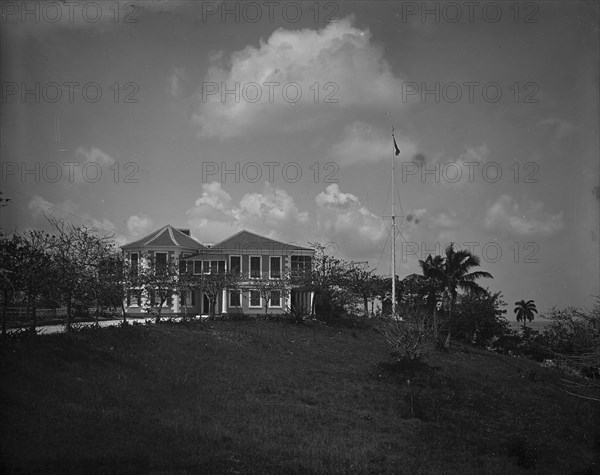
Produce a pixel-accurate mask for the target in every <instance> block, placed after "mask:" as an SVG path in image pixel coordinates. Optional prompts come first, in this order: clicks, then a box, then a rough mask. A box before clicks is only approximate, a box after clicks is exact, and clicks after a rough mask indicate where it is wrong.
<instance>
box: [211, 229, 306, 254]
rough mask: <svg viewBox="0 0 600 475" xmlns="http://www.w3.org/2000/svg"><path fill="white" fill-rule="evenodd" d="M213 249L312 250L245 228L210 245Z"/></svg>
mask: <svg viewBox="0 0 600 475" xmlns="http://www.w3.org/2000/svg"><path fill="white" fill-rule="evenodd" d="M210 249H211V250H217V249H219V250H225V249H231V250H244V249H247V250H252V249H257V250H258V249H260V250H264V249H268V250H270V251H293V250H301V251H312V249H309V248H307V247H302V246H299V245H297V244H286V243H284V242H281V241H276V240H275V239H270V238H268V237H264V236H260V235H259V234H255V233H252V232H250V231H246V230H245V229H243V230H241V231H240V232H238V233H236V234H234V235H233V236H231V237H228V238H227V239H224V240H223V241H221V242H218V243H216V244H215V245H214V246H211V247H210Z"/></svg>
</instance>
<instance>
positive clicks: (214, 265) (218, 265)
mask: <svg viewBox="0 0 600 475" xmlns="http://www.w3.org/2000/svg"><path fill="white" fill-rule="evenodd" d="M202 272H203V273H204V274H217V273H219V274H223V273H224V272H225V261H203V264H202Z"/></svg>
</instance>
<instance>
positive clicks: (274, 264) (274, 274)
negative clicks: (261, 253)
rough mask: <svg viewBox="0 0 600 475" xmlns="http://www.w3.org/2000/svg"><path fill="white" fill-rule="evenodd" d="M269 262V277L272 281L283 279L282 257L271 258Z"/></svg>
mask: <svg viewBox="0 0 600 475" xmlns="http://www.w3.org/2000/svg"><path fill="white" fill-rule="evenodd" d="M269 261H270V267H269V277H270V278H271V279H279V278H280V277H281V257H280V256H271V258H270V259H269Z"/></svg>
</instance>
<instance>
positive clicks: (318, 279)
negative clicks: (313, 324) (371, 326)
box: [294, 243, 348, 320]
mask: <svg viewBox="0 0 600 475" xmlns="http://www.w3.org/2000/svg"><path fill="white" fill-rule="evenodd" d="M309 244H310V245H311V247H312V248H313V249H314V250H315V254H314V257H313V262H312V268H311V270H310V271H309V272H305V273H303V275H302V276H299V277H295V278H294V283H297V284H299V285H300V286H301V287H303V288H305V289H307V290H310V291H313V292H314V293H315V298H314V299H313V307H312V309H311V315H313V316H314V315H315V313H316V309H317V305H319V304H320V306H321V308H325V309H327V310H328V313H329V319H330V320H331V319H332V318H333V315H334V312H336V310H337V311H340V310H343V309H344V303H345V297H346V295H347V293H346V291H345V289H344V278H345V275H346V273H347V272H348V268H347V264H346V263H345V262H343V261H342V260H340V259H336V258H334V257H333V256H331V255H329V254H327V247H326V246H324V245H322V244H319V243H309Z"/></svg>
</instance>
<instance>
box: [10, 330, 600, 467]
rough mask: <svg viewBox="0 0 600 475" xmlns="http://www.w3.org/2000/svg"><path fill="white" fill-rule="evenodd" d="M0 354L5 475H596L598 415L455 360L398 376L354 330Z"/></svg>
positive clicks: (29, 345)
mask: <svg viewBox="0 0 600 475" xmlns="http://www.w3.org/2000/svg"><path fill="white" fill-rule="evenodd" d="M0 352H1V361H0V363H1V367H0V376H1V384H2V388H1V393H0V395H1V398H0V403H1V413H0V417H1V429H0V431H1V443H2V447H1V454H0V457H1V459H0V464H1V465H0V470H1V471H2V472H4V473H61V474H67V473H86V474H93V473H155V474H158V473H180V474H185V473H190V474H191V473H260V474H264V473H406V474H418V473H432V474H442V473H460V474H509V473H516V474H518V473H557V474H593V473H600V469H599V467H600V460H599V455H600V417H599V410H598V403H595V404H596V406H594V403H593V402H590V401H585V400H582V399H577V398H574V397H572V396H569V395H566V394H565V393H563V392H561V391H560V390H559V389H558V388H557V386H558V383H559V382H560V376H561V375H560V374H558V373H554V372H552V371H550V370H543V369H542V368H540V367H539V366H538V365H536V364H535V363H533V362H529V361H525V360H520V359H515V358H510V357H503V356H499V355H495V354H491V353H486V352H483V351H475V350H469V349H468V348H465V347H455V348H453V349H452V350H451V351H450V352H448V353H435V354H433V355H432V357H431V359H430V361H429V365H427V366H422V367H416V368H399V367H397V366H394V365H389V364H385V363H384V362H385V361H387V349H386V346H385V343H384V342H383V340H382V338H381V337H380V336H379V335H378V334H377V333H376V332H374V331H373V330H371V329H368V328H366V329H349V328H331V327H325V326H314V327H309V326H295V325H291V324H289V323H284V322H265V321H256V322H223V323H216V322H203V323H194V324H161V325H157V326H130V327H125V328H105V329H102V330H87V331H84V332H78V333H75V334H73V335H71V336H66V335H49V336H44V337H32V338H29V339H24V340H21V341H16V340H15V341H8V342H3V343H2V344H1V347H0ZM382 362H383V363H384V364H378V363H382Z"/></svg>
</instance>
